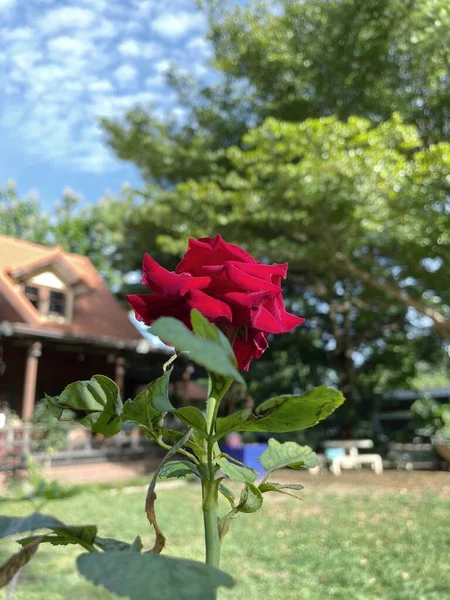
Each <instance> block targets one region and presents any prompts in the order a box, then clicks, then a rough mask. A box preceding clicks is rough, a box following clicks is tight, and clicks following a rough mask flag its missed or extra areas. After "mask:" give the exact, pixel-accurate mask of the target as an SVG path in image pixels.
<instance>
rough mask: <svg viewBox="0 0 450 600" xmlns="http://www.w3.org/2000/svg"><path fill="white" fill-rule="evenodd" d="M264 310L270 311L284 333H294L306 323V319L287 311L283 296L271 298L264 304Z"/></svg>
mask: <svg viewBox="0 0 450 600" xmlns="http://www.w3.org/2000/svg"><path fill="white" fill-rule="evenodd" d="M264 308H265V309H266V310H268V311H269V313H270V314H271V315H272V316H273V317H274V319H275V320H276V321H277V322H278V323H279V324H280V327H281V329H282V333H287V332H288V331H292V330H293V329H294V328H295V327H297V326H298V325H301V324H302V323H304V322H305V319H303V318H302V317H297V316H295V315H293V314H291V313H288V312H287V311H286V309H285V306H284V302H283V297H282V296H281V294H279V295H278V296H275V297H274V298H269V299H268V300H267V301H266V302H265V303H264Z"/></svg>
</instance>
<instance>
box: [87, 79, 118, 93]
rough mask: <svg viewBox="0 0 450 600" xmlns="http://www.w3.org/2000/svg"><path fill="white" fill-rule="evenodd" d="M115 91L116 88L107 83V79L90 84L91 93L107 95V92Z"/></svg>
mask: <svg viewBox="0 0 450 600" xmlns="http://www.w3.org/2000/svg"><path fill="white" fill-rule="evenodd" d="M113 89H114V86H113V85H112V84H111V82H110V81H107V80H106V79H99V80H97V81H93V82H92V83H90V84H89V90H90V91H91V92H94V93H96V92H103V93H105V92H106V93H107V92H112V91H113Z"/></svg>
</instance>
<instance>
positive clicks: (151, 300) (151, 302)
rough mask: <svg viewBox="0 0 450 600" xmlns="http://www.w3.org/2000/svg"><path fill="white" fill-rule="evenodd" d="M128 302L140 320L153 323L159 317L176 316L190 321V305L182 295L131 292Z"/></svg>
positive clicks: (187, 322) (184, 321) (181, 319)
mask: <svg viewBox="0 0 450 600" xmlns="http://www.w3.org/2000/svg"><path fill="white" fill-rule="evenodd" d="M127 302H128V304H129V305H130V306H131V307H132V308H133V310H134V314H135V316H136V319H137V320H138V321H141V322H143V323H145V324H146V325H151V324H152V323H153V321H156V319H158V318H159V317H174V318H176V319H179V320H180V321H183V323H185V324H189V323H190V319H189V307H188V306H187V304H186V301H185V299H184V298H183V297H182V296H162V295H160V294H131V295H129V296H127Z"/></svg>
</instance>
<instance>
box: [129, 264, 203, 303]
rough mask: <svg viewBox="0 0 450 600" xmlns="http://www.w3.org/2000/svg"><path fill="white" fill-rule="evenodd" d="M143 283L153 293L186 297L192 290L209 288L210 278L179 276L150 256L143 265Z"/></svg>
mask: <svg viewBox="0 0 450 600" xmlns="http://www.w3.org/2000/svg"><path fill="white" fill-rule="evenodd" d="M141 281H142V283H143V284H144V285H146V286H147V287H148V288H149V289H150V290H152V292H157V293H159V294H164V295H165V296H176V295H180V296H184V295H185V294H186V293H187V292H188V291H189V290H191V289H202V288H205V287H207V286H208V284H209V283H210V281H211V279H210V278H209V277H192V276H190V275H189V274H185V275H177V274H176V273H172V272H171V271H168V270H167V269H164V267H161V265H159V264H158V263H157V262H156V260H153V258H152V257H151V256H149V255H148V254H145V255H144V261H143V263H142V280H141Z"/></svg>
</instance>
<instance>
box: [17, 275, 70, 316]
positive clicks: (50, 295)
mask: <svg viewBox="0 0 450 600" xmlns="http://www.w3.org/2000/svg"><path fill="white" fill-rule="evenodd" d="M23 291H24V294H25V296H26V297H27V298H28V300H29V301H30V302H31V304H32V305H33V306H34V308H35V309H36V310H38V311H39V312H40V313H41V315H42V316H44V317H47V319H49V320H52V321H57V322H67V321H70V320H71V317H72V315H71V313H72V310H71V301H70V300H71V298H72V292H71V291H70V290H64V291H62V290H55V289H52V288H50V287H47V286H43V285H34V284H33V285H31V283H25V284H24V285H23Z"/></svg>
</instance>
